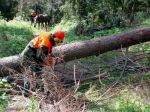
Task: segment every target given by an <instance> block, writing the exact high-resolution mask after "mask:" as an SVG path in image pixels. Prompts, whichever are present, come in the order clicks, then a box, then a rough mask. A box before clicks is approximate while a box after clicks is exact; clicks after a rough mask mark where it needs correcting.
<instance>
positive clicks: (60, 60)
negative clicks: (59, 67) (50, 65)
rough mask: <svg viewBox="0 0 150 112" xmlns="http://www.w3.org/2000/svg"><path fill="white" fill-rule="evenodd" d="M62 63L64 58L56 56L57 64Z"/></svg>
mask: <svg viewBox="0 0 150 112" xmlns="http://www.w3.org/2000/svg"><path fill="white" fill-rule="evenodd" d="M60 63H63V59H62V58H59V57H56V58H55V65H56V64H60Z"/></svg>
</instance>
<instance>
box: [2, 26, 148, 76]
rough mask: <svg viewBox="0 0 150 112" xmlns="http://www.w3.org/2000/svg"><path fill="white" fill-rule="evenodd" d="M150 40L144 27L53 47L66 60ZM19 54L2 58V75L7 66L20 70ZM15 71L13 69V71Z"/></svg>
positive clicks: (55, 52) (6, 70)
mask: <svg viewBox="0 0 150 112" xmlns="http://www.w3.org/2000/svg"><path fill="white" fill-rule="evenodd" d="M147 41H150V28H143V29H137V30H133V31H130V32H127V33H120V34H117V35H114V36H106V37H103V38H96V39H91V40H85V41H82V42H76V43H71V44H66V45H62V46H58V47H55V48H54V49H53V53H54V55H56V56H57V55H60V54H61V55H64V61H65V62H67V61H71V60H75V59H79V58H83V57H87V56H92V55H99V54H102V53H105V52H107V51H112V50H116V49H120V48H121V47H122V48H124V47H129V46H131V45H135V44H139V43H142V42H147ZM20 58H21V57H19V56H10V57H5V58H1V59H0V76H4V74H5V73H10V71H8V69H5V68H6V67H8V68H11V69H15V70H17V71H18V70H20V68H19V61H20ZM12 72H14V71H11V73H12Z"/></svg>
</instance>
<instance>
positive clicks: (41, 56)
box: [36, 45, 48, 62]
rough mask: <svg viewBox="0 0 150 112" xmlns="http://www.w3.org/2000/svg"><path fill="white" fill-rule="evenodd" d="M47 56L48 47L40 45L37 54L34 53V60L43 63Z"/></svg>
mask: <svg viewBox="0 0 150 112" xmlns="http://www.w3.org/2000/svg"><path fill="white" fill-rule="evenodd" d="M47 55H48V47H46V46H44V45H41V46H40V47H39V48H38V49H37V53H36V58H37V59H38V61H41V62H43V61H44V58H45V57H46V56H47Z"/></svg>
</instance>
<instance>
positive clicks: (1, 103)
mask: <svg viewBox="0 0 150 112" xmlns="http://www.w3.org/2000/svg"><path fill="white" fill-rule="evenodd" d="M7 103H8V96H7V95H6V94H5V93H0V112H3V111H4V107H5V105H7Z"/></svg>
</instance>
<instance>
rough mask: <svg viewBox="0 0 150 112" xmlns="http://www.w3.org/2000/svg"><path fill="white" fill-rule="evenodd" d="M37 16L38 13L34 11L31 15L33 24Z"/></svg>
mask: <svg viewBox="0 0 150 112" xmlns="http://www.w3.org/2000/svg"><path fill="white" fill-rule="evenodd" d="M36 16H37V13H36V12H35V11H34V10H33V11H32V12H31V15H30V20H31V24H32V23H34V18H35V17H36Z"/></svg>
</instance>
